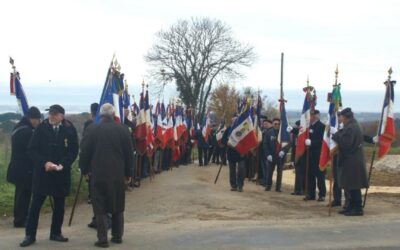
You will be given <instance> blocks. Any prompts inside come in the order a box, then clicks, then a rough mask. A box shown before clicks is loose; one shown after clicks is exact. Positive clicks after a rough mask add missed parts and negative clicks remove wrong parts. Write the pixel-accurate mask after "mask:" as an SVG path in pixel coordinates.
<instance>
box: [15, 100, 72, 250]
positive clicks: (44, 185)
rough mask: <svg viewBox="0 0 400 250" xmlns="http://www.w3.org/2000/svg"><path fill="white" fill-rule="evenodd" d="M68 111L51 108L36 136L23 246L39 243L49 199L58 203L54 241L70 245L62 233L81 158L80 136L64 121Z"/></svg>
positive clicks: (31, 149) (31, 152) (51, 234)
mask: <svg viewBox="0 0 400 250" xmlns="http://www.w3.org/2000/svg"><path fill="white" fill-rule="evenodd" d="M64 114H65V110H64V108H63V107H61V106H60V105H58V104H55V105H52V106H50V109H49V118H48V119H46V120H44V121H43V122H42V123H41V124H40V125H39V126H38V127H37V128H36V130H35V132H34V133H33V136H32V139H31V141H30V143H29V147H28V151H29V155H30V157H31V158H32V160H33V162H34V170H33V181H32V193H33V199H32V204H31V207H30V209H29V215H28V222H27V225H26V230H25V233H26V236H25V239H24V241H23V242H21V244H20V246H21V247H25V246H29V245H31V244H33V243H34V242H35V241H36V231H37V226H38V222H39V214H40V209H41V208H42V205H43V202H44V201H45V199H46V197H47V196H51V197H52V198H53V200H54V210H53V217H52V223H51V229H50V240H53V241H59V242H66V241H68V238H65V237H64V236H63V235H62V233H61V227H62V224H63V220H64V204H65V197H66V196H67V195H68V194H69V192H70V187H71V165H72V163H73V162H74V161H75V158H76V156H77V155H78V151H79V145H78V135H77V133H76V129H75V127H74V126H73V124H72V123H71V122H70V121H68V120H66V119H64Z"/></svg>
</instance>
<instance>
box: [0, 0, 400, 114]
mask: <svg viewBox="0 0 400 250" xmlns="http://www.w3.org/2000/svg"><path fill="white" fill-rule="evenodd" d="M399 10H400V1H395V0H381V1H370V0H366V1H358V0H356V1H344V0H337V1H314V0H313V1H307V0H305V1H251V0H248V1H239V0H236V1H232V0H231V1H225V0H219V1H216V0H214V1H210V0H202V1H188V0H186V1H177V0H170V1H161V0H160V1H131V0H110V1H93V0H88V1H78V0H70V1H50V0H48V1H42V0H37V1H29V0H25V1H18V0H14V1H1V3H0V30H1V32H2V42H1V45H0V58H3V59H1V60H0V86H4V85H5V86H7V88H8V82H9V72H10V65H9V64H8V56H9V55H11V56H12V57H13V58H14V59H15V62H16V65H17V67H18V69H19V71H20V72H21V74H22V83H23V85H24V87H25V86H26V87H25V88H27V89H29V87H30V86H43V87H45V88H57V86H61V85H64V86H74V87H79V86H82V85H88V86H93V87H95V86H99V88H100V89H101V88H102V86H103V84H104V79H105V74H106V70H107V67H108V65H109V62H110V60H111V56H112V54H113V53H114V52H116V55H117V58H118V61H119V62H120V63H121V66H122V71H123V72H124V73H125V75H126V78H127V80H128V84H129V85H130V86H132V87H130V88H131V89H133V92H135V91H136V90H138V89H139V85H140V83H141V82H142V79H143V78H144V79H145V81H146V73H147V70H148V67H147V65H146V63H145V62H144V60H143V56H144V55H145V54H146V53H147V51H148V49H149V48H150V47H151V45H152V43H153V41H154V34H155V33H156V32H157V31H159V30H160V29H167V28H168V27H169V26H170V25H171V24H174V23H175V22H176V21H177V19H188V18H190V17H192V16H194V17H203V16H206V17H210V18H216V19H220V20H222V21H224V22H226V23H227V24H228V25H229V26H231V28H232V30H233V32H234V35H235V37H236V38H237V39H239V40H240V41H242V42H244V43H249V44H251V45H253V46H254V47H255V51H256V53H257V54H258V60H257V62H256V63H255V64H254V66H253V67H252V68H250V69H245V70H244V73H245V75H246V78H245V79H242V80H237V81H235V82H233V83H234V84H235V86H236V87H238V88H240V87H242V86H249V85H250V86H253V87H256V88H257V87H260V88H262V89H277V88H279V77H280V72H279V71H280V53H281V52H284V53H285V73H284V83H285V89H288V90H297V89H298V90H299V95H302V94H301V88H302V87H303V86H304V85H305V82H306V79H307V75H309V78H310V83H311V84H312V85H314V86H316V88H317V90H320V92H321V94H322V95H326V91H328V90H330V89H331V85H332V83H333V82H334V70H335V67H336V64H338V65H339V71H340V73H339V81H340V82H341V83H342V84H343V91H347V90H370V91H375V90H376V92H377V95H380V96H382V95H383V85H382V82H383V81H384V80H385V79H386V77H387V70H388V69H389V67H390V66H391V67H393V71H394V73H393V79H398V76H399V72H400V49H399V48H398V46H399V44H400V34H399V32H398V31H399V30H400V16H399ZM49 80H51V82H52V83H51V84H50V83H49ZM172 92H173V91H172ZM396 93H397V92H396ZM65 94H67V93H65ZM137 94H138V93H135V95H137ZM381 98H383V96H382V97H379V98H378V99H381ZM323 99H325V97H323ZM289 101H290V100H289ZM352 101H354V100H352ZM296 102H298V101H296ZM345 103H346V100H345ZM380 105H381V102H379V104H378V103H377V106H380ZM396 107H398V105H396ZM321 109H322V107H321Z"/></svg>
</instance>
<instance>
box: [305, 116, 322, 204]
mask: <svg viewBox="0 0 400 250" xmlns="http://www.w3.org/2000/svg"><path fill="white" fill-rule="evenodd" d="M310 123H311V124H310V130H309V132H310V138H309V139H306V145H307V144H309V145H307V146H308V150H309V155H310V156H309V157H310V158H309V168H308V171H307V172H308V173H307V176H306V178H307V180H308V185H307V189H308V190H306V192H307V195H306V197H305V198H304V200H315V199H316V188H317V186H318V201H325V196H326V185H325V172H322V171H321V170H320V169H319V158H320V155H321V147H322V140H323V138H324V131H325V125H324V124H323V123H322V122H321V121H320V112H319V111H318V110H314V111H312V112H311V119H310ZM303 160H304V159H303ZM299 161H300V160H299Z"/></svg>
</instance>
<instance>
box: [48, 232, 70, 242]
mask: <svg viewBox="0 0 400 250" xmlns="http://www.w3.org/2000/svg"><path fill="white" fill-rule="evenodd" d="M50 240H52V241H58V242H67V241H68V238H66V237H64V236H63V235H62V234H58V235H56V234H52V235H50Z"/></svg>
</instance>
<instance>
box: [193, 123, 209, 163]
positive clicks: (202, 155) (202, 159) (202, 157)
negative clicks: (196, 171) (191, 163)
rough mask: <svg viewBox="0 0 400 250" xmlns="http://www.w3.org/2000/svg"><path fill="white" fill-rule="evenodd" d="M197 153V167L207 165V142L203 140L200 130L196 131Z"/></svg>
mask: <svg viewBox="0 0 400 250" xmlns="http://www.w3.org/2000/svg"><path fill="white" fill-rule="evenodd" d="M196 139H197V151H198V156H199V166H203V165H204V166H207V165H208V147H209V145H208V142H207V141H205V140H204V137H203V134H202V132H201V130H200V129H199V130H197V131H196Z"/></svg>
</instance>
